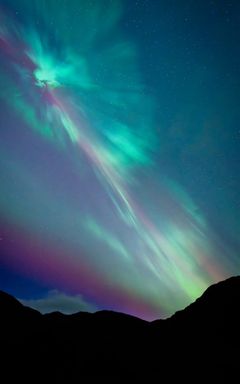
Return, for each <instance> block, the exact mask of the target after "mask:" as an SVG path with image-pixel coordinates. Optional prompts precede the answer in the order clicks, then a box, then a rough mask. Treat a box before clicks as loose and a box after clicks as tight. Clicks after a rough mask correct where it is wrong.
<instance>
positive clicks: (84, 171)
mask: <svg viewBox="0 0 240 384" xmlns="http://www.w3.org/2000/svg"><path fill="white" fill-rule="evenodd" d="M239 26H240V2H239V1H226V0H225V1H222V0H218V1H217V0H216V1H210V0H203V1H195V0H179V1H178V0H175V1H174V0H172V1H171V0H164V1H163V0H159V1H154V0H151V1H150V0H149V1H147V0H145V1H144V0H139V1H133V0H124V1H115V0H76V1H75V0H70V1H67V0H46V1H45V0H32V1H29V0H1V2H0V186H1V187H0V231H1V232H0V250H1V253H0V289H2V290H5V291H7V292H9V293H10V294H13V295H14V296H15V297H17V298H19V299H21V300H22V302H23V303H25V304H27V305H30V306H33V307H34V308H37V309H39V310H41V311H42V312H48V311H53V310H61V311H63V312H65V313H72V312H76V311H79V310H84V311H91V312H94V311H96V310H100V309H111V310H116V311H121V312H126V313H129V314H132V315H136V316H138V317H141V318H144V319H147V320H152V319H156V318H159V317H166V316H169V315H171V314H172V313H174V312H175V311H176V310H178V309H181V308H183V307H184V306H186V305H188V304H189V303H191V302H192V301H193V300H195V299H196V298H197V297H199V296H200V295H201V293H202V292H203V291H204V290H205V289H206V288H207V287H208V286H209V285H211V284H212V283H214V282H217V281H220V280H222V279H224V278H227V277H229V276H231V275H236V274H239V271H240V255H239V236H238V234H239V230H240V221H239V217H240V203H239V192H240V188H239V176H238V174H239V160H240V151H239V133H240V128H239V121H240V119H239V118H240V116H239V115H240V108H239V99H240V97H239V89H240V88H239V79H240V76H239V71H240V44H239V43H240V32H239V31H240V29H239Z"/></svg>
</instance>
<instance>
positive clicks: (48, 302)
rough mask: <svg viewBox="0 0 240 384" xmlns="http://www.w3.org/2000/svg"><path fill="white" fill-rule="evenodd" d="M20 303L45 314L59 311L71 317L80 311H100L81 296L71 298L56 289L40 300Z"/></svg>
mask: <svg viewBox="0 0 240 384" xmlns="http://www.w3.org/2000/svg"><path fill="white" fill-rule="evenodd" d="M19 301H20V302H21V303H22V304H23V305H26V306H28V307H31V308H34V309H36V310H37V311H39V312H41V313H43V314H44V313H50V312H54V311H59V312H62V313H64V314H67V315H69V314H72V313H76V312H80V311H84V312H95V311H97V309H98V308H97V307H96V306H95V305H93V304H91V303H88V302H87V301H85V299H84V298H83V297H82V296H81V295H74V296H70V295H67V294H65V293H63V292H59V291H58V290H56V289H54V290H51V291H49V292H48V294H47V296H46V297H43V298H40V299H33V300H32V299H28V300H22V299H19Z"/></svg>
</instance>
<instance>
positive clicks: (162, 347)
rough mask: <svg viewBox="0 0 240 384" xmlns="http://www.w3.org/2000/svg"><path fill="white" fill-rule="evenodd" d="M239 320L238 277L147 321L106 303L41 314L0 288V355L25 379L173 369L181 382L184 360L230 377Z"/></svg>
mask: <svg viewBox="0 0 240 384" xmlns="http://www.w3.org/2000/svg"><path fill="white" fill-rule="evenodd" d="M239 324H240V276H234V277H231V278H229V279H226V280H224V281H222V282H219V283H216V284H214V285H212V286H210V287H209V288H208V289H207V290H206V291H205V292H204V293H203V294H202V296H201V297H200V298H198V299H197V300H196V301H195V302H194V303H192V304H190V305H189V306H188V307H186V308H185V309H183V310H182V311H178V312H176V313H175V314H174V315H173V316H171V317H170V318H167V319H159V320H155V321H153V322H147V321H145V320H142V319H139V318H136V317H134V316H131V315H127V314H123V313H120V312H113V311H106V310H103V311H98V312H96V313H87V312H78V313H75V314H72V315H64V314H62V313H59V312H53V313H51V314H45V315H42V314H40V313H39V312H38V311H36V310H33V309H32V308H29V307H26V306H24V305H22V304H21V303H19V301H18V300H16V299H15V298H13V297H12V296H11V295H9V294H7V293H4V292H3V291H0V345H1V349H2V352H3V356H1V360H0V362H1V363H2V367H4V369H7V372H8V374H9V375H11V369H12V367H15V368H16V369H18V370H19V372H22V373H23V375H24V378H25V379H26V378H27V377H28V376H30V378H31V379H32V380H34V379H33V378H34V377H35V376H36V372H38V375H39V377H40V378H41V380H44V377H51V378H54V380H55V381H54V382H58V381H60V382H61V380H62V379H63V378H64V380H65V382H74V383H75V382H76V379H77V378H78V377H102V378H103V377H104V378H106V379H107V378H110V377H115V381H116V379H120V378H121V379H124V378H126V377H135V378H138V379H139V380H140V378H142V377H151V378H152V379H151V380H153V378H154V377H158V376H159V374H160V372H161V375H162V376H167V375H169V376H171V377H172V378H173V375H174V374H175V373H176V372H179V377H181V378H182V379H183V378H184V380H185V381H186V380H187V378H186V377H187V375H188V374H189V372H188V369H187V367H186V361H187V362H188V364H189V366H190V367H191V369H195V370H197V371H198V376H199V377H200V376H204V375H207V374H208V375H212V376H213V377H215V379H216V377H218V376H219V379H221V380H222V379H223V378H225V379H226V382H230V377H231V375H235V374H237V371H238V370H237V367H238V363H237V361H238V359H239V351H238V347H239V345H240V336H239V332H238V328H239ZM39 362H41V369H40V372H39ZM24 366H25V367H27V368H26V369H25V370H23V367H24ZM56 367H58V368H59V372H58V371H57V369H56ZM199 367H201V370H200V372H199ZM30 372H31V374H30ZM79 375H80V376H79ZM20 376H21V375H20ZM112 382H113V381H112ZM154 382H155V381H154ZM221 382H222V381H221Z"/></svg>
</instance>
